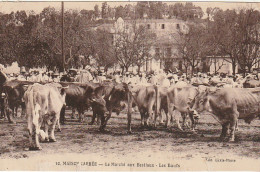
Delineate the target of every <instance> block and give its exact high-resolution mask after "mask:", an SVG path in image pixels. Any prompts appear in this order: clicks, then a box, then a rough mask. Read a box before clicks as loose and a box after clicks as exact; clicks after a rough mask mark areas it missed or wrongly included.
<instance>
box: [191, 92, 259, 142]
mask: <svg viewBox="0 0 260 172" xmlns="http://www.w3.org/2000/svg"><path fill="white" fill-rule="evenodd" d="M192 109H195V110H197V111H198V112H199V113H202V112H203V111H207V112H210V113H212V114H213V115H214V116H216V117H217V119H218V121H219V122H220V123H221V125H222V132H221V135H220V138H221V140H222V139H224V138H225V137H226V136H227V133H228V129H230V137H229V140H230V141H234V140H235V128H236V125H237V121H238V119H244V120H245V122H247V123H250V122H251V121H252V120H253V119H255V118H257V117H259V116H260V88H220V89H213V90H212V88H208V89H207V90H206V91H205V92H202V93H200V94H199V95H198V96H197V97H196V98H195V103H194V106H193V108H192Z"/></svg>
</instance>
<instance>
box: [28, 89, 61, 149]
mask: <svg viewBox="0 0 260 172" xmlns="http://www.w3.org/2000/svg"><path fill="white" fill-rule="evenodd" d="M65 94H66V93H65V90H64V89H63V88H61V87H60V88H59V89H58V88H57V87H56V86H54V85H41V84H34V85H30V86H29V87H28V89H27V91H26V92H25V94H24V100H25V105H26V114H27V120H28V131H29V141H30V147H29V149H30V150H40V149H42V148H41V146H40V143H39V137H40V138H42V139H43V140H45V141H50V142H55V141H56V139H55V136H54V130H55V125H56V123H57V122H58V120H59V117H60V111H61V108H62V107H63V106H64V105H65ZM42 126H44V127H45V131H43V130H41V127H42ZM49 127H50V136H49V135H48V130H49Z"/></svg>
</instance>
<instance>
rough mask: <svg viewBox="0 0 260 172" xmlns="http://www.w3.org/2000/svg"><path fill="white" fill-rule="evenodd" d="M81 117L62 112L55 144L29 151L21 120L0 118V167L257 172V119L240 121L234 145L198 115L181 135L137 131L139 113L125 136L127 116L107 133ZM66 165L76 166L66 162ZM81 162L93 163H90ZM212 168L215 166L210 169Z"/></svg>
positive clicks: (259, 151) (259, 149)
mask: <svg viewBox="0 0 260 172" xmlns="http://www.w3.org/2000/svg"><path fill="white" fill-rule="evenodd" d="M86 116H87V117H86V120H85V122H84V123H79V122H78V121H76V120H72V119H70V115H69V113H68V112H67V114H66V118H67V119H68V120H67V122H66V124H65V125H63V126H62V131H61V132H56V133H55V134H56V139H57V142H55V143H41V146H42V148H43V150H41V151H28V146H29V140H28V132H27V130H26V128H27V123H26V119H25V118H18V119H17V124H9V123H8V122H7V120H6V119H5V120H4V119H1V120H0V164H1V165H0V169H2V170H10V169H15V170H18V169H23V170H28V169H30V168H31V169H35V168H36V169H37V170H49V168H55V169H56V168H57V169H59V170H64V169H66V170H70V169H72V170H81V169H84V170H89V169H92V170H97V169H99V170H100V169H106V170H109V169H110V170H111V169H113V170H115V169H118V170H144V169H145V170H155V169H159V170H191V169H193V170H200V169H201V168H200V167H203V168H206V169H204V170H215V169H219V168H220V167H225V169H226V170H232V169H240V170H246V169H249V167H250V169H253V170H257V171H259V170H260V120H258V119H257V120H254V121H253V122H252V123H251V124H250V125H249V124H245V123H244V122H243V121H239V131H237V132H236V141H235V142H234V143H228V142H220V141H219V139H218V137H219V135H220V132H221V126H220V124H219V123H218V122H217V121H216V120H215V119H214V118H213V117H212V116H211V115H202V116H201V119H200V121H199V124H198V125H197V129H198V131H197V134H194V133H191V132H188V131H184V132H180V131H178V130H176V128H175V127H173V128H172V129H171V130H168V129H165V128H164V127H163V126H158V127H157V129H156V130H144V129H141V128H140V115H139V114H138V113H136V114H133V120H132V123H133V125H132V130H133V133H132V134H127V129H126V124H127V119H126V114H120V115H119V116H117V115H116V114H113V115H112V118H111V119H110V120H109V122H108V126H107V130H108V131H107V132H105V133H101V132H99V131H98V128H99V126H97V125H92V126H91V125H87V122H90V120H91V112H87V113H86ZM46 161H48V163H47V164H46ZM70 161H73V162H75V163H76V164H68V163H67V164H66V162H70ZM221 161H222V162H221ZM31 162H32V163H31ZM64 162H65V164H64ZM84 162H92V165H91V164H87V163H85V164H84ZM240 162H241V163H242V162H243V163H246V164H245V165H246V166H245V167H244V168H243V166H242V164H241V163H240ZM33 163H34V164H33ZM35 163H36V164H35ZM77 163H78V164H77ZM111 163H125V164H121V166H120V164H113V165H111ZM128 163H130V164H131V163H132V164H133V166H132V167H130V166H131V165H129V164H128ZM138 163H140V164H139V165H138ZM149 163H150V165H151V166H149ZM194 163H195V164H194ZM29 164H30V165H29ZM32 164H33V165H34V166H32ZM86 164H87V165H86ZM192 164H194V165H192ZM35 165H36V166H35ZM117 165H118V166H117ZM142 165H143V166H142ZM171 165H172V166H171ZM211 165H212V168H211ZM214 165H215V166H216V168H213V166H214ZM240 165H241V167H240ZM169 166H170V167H169ZM143 167H145V168H143Z"/></svg>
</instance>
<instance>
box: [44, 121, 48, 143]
mask: <svg viewBox="0 0 260 172" xmlns="http://www.w3.org/2000/svg"><path fill="white" fill-rule="evenodd" d="M44 123H45V125H44V131H45V134H46V137H45V141H46V142H49V134H48V133H49V125H48V124H47V122H44Z"/></svg>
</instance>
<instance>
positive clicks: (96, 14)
mask: <svg viewBox="0 0 260 172" xmlns="http://www.w3.org/2000/svg"><path fill="white" fill-rule="evenodd" d="M94 15H95V19H97V18H99V17H100V10H99V6H98V5H95V6H94Z"/></svg>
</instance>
